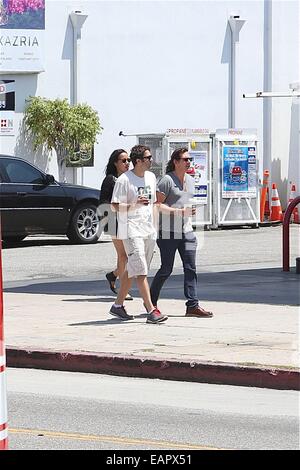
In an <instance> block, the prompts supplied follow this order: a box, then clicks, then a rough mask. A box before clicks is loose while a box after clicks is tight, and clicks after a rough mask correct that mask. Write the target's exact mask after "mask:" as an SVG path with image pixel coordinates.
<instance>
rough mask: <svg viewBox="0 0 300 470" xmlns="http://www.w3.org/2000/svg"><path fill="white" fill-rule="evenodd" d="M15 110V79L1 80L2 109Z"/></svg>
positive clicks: (0, 106)
mask: <svg viewBox="0 0 300 470" xmlns="http://www.w3.org/2000/svg"><path fill="white" fill-rule="evenodd" d="M14 110H15V81H14V80H0V111H14Z"/></svg>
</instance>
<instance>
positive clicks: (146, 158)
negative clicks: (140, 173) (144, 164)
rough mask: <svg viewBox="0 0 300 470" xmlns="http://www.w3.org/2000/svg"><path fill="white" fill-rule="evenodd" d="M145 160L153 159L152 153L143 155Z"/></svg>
mask: <svg viewBox="0 0 300 470" xmlns="http://www.w3.org/2000/svg"><path fill="white" fill-rule="evenodd" d="M143 160H152V155H148V157H143Z"/></svg>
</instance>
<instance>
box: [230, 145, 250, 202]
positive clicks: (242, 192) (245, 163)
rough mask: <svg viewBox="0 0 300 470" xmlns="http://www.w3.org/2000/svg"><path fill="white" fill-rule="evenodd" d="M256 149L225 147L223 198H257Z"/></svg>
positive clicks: (239, 146) (237, 146) (235, 146)
mask: <svg viewBox="0 0 300 470" xmlns="http://www.w3.org/2000/svg"><path fill="white" fill-rule="evenodd" d="M255 150H256V149H255V147H253V146H252V147H248V146H242V145H232V146H227V145H226V146H224V147H223V187H222V197H223V198H234V197H256V155H255V153H256V152H255Z"/></svg>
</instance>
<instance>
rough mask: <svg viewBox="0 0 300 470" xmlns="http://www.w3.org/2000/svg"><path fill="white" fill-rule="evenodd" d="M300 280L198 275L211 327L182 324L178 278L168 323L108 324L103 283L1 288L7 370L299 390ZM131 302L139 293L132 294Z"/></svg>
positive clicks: (132, 306)
mask: <svg viewBox="0 0 300 470" xmlns="http://www.w3.org/2000/svg"><path fill="white" fill-rule="evenodd" d="M299 280H300V277H299V275H296V274H294V273H282V272H281V270H280V269H279V268H278V269H269V270H262V269H258V270H255V269H251V270H244V271H236V272H230V273H229V272H228V273H202V274H200V275H199V286H200V287H199V296H200V298H201V299H203V301H202V305H203V306H204V307H207V308H208V309H211V310H212V311H213V312H214V317H213V318H212V319H196V318H185V317H184V313H185V302H184V301H183V300H182V298H183V292H182V291H183V287H182V276H181V275H179V274H175V275H174V276H173V277H172V279H170V280H169V282H168V284H167V286H166V288H165V289H164V291H163V298H162V300H161V301H160V303H159V307H160V309H161V310H162V311H163V312H164V313H167V314H168V315H169V320H168V321H167V322H165V323H163V324H160V325H149V324H146V315H145V312H144V310H143V307H142V301H141V299H138V298H137V299H135V300H134V301H131V302H126V305H127V307H128V311H129V312H130V313H132V314H134V315H136V318H135V320H134V321H130V322H121V321H119V320H118V319H115V318H114V317H111V316H110V315H108V310H109V308H110V305H111V303H112V302H113V301H114V298H113V297H111V296H110V295H109V294H108V290H107V284H106V281H105V280H100V281H99V280H95V279H76V278H74V279H67V280H59V281H58V280H56V281H55V280H54V281H47V282H46V281H43V282H36V283H27V284H26V285H24V284H23V285H20V286H17V285H16V286H14V287H10V288H6V289H5V296H4V301H5V340H6V345H7V365H8V366H10V367H33V368H34V367H39V368H44V369H57V370H70V371H82V372H98V373H111V374H119V375H129V376H139V377H157V378H164V379H175V380H176V379H177V380H187V381H198V382H207V383H223V384H235V385H246V386H257V387H269V388H278V389H294V390H299V389H300V387H299V384H300V381H299V344H298V339H299V338H298V337H299V322H298V314H299V307H298V305H299ZM133 292H134V294H135V295H138V294H137V291H136V290H134V291H133Z"/></svg>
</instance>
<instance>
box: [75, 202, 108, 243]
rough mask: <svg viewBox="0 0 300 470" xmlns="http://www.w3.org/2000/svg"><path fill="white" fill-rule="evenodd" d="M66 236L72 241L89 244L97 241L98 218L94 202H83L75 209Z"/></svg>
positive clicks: (98, 233)
mask: <svg viewBox="0 0 300 470" xmlns="http://www.w3.org/2000/svg"><path fill="white" fill-rule="evenodd" d="M67 237H68V238H69V240H70V241H71V242H73V243H86V244H91V243H96V242H97V241H98V238H99V237H100V220H99V217H98V215H97V207H96V206H95V205H94V204H85V205H82V206H80V207H78V208H77V209H76V210H75V212H74V214H73V217H72V219H71V223H70V227H69V230H68V233H67Z"/></svg>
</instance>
